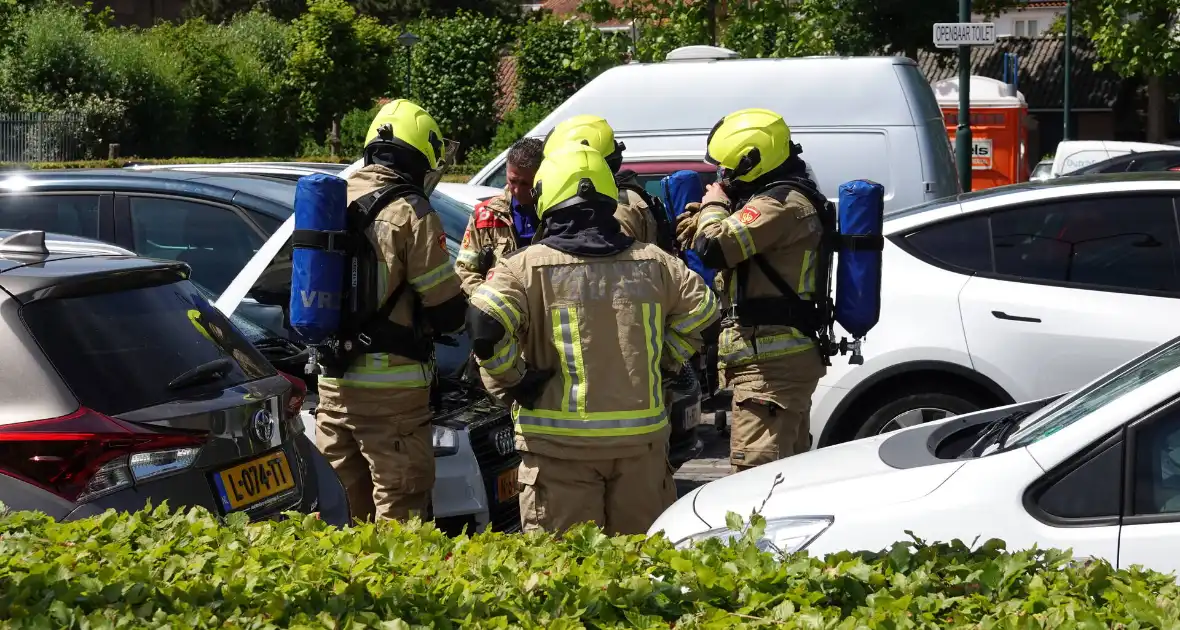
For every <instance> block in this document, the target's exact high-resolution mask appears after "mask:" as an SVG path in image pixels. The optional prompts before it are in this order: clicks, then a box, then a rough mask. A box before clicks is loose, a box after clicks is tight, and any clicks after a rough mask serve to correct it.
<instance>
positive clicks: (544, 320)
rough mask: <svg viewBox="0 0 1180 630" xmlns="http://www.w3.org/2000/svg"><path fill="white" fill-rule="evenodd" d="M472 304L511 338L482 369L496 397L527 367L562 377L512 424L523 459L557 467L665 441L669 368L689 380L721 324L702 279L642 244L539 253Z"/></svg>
mask: <svg viewBox="0 0 1180 630" xmlns="http://www.w3.org/2000/svg"><path fill="white" fill-rule="evenodd" d="M470 303H471V306H473V307H475V308H478V309H479V310H480V311H482V312H483V313H485V314H487V315H488V316H490V317H492V318H494V319H495V320H496V321H498V322H499V323H500V325H501V326H503V327H504V330H505V331H506V333H505V336H504V338H503V339H501V340H499V342H498V343H497V345H496V347H495V350H494V351H493V353H492V356H490V357H489V358H488V359H487V360H483V361H481V362H480V365H481V368H482V370H481V371H482V373H483V376H484V381H485V383H486V384H487V385H488V386H489V390H491V391H492V392H493V393H496V392H502V391H503V389H504V388H505V387H511V386H513V385H515V384H516V383H517V382H518V381H519V380H520V378H521V377H522V376H523V374H524V369H525V363H526V362H527V364H528V365H529V366H531V367H533V368H537V369H550V370H553V372H554V376H553V378H551V379H550V380H549V381H548V382H547V383H546V385H545V387H544V389H543V391H542V392H541V395H540V397H539V398H538V400H537V403H536V405H535V407H534V408H532V409H523V408H521V407H520V406H519V405H514V406H513V410H512V414H513V417H514V418H515V419H516V423H517V432H518V435H520V436H521V437H522V441H521V440H518V442H521V443H523V446H522V448H523V449H524V450H529V451H532V452H538V453H542V454H544V453H546V452H548V453H549V454H551V455H554V456H566V455H567V454H568V453H569V452H570V449H582V450H586V449H593V450H594V451H595V452H598V453H602V452H603V451H601V450H599V449H615V450H617V449H620V448H622V449H626V448H628V447H638V446H642V447H644V448H647V447H648V445H649V444H651V443H653V442H655V441H658V440H663V439H664V437H663V435H664V434H663V430H664V429H665V427H667V424H668V418H667V411H666V409H665V401H664V394H663V381H662V377H661V367H664V368H671V369H679V367H680V366H682V365H683V363H684V361H685V360H687V359H688V358H689V357H690V356H691V355H692V354H693V353H694V352H696V351H697V350H699V349H700V347H701V343H702V340H701V331H702V330H703V329H705V328H706V327H708V326H709V325H710V324H712V323H713V322H715V321H716V319H717V316H718V301H717V299H716V297H715V296H714V295H713V293H712V291H710V290H709V288H708V287H706V286H705V283H704V282H703V281H702V280H701V278H700V276H698V275H697V274H695V273H693V272H692V271H690V270H689V269H688V267H686V266H685V265H684V263H683V262H681V261H680V260H679V259H677V258H675V257H672V256H670V255H668V254H666V253H664V252H663V251H661V250H660V249H659V248H658V247H656V246H654V245H647V244H638V243H637V244H635V245H633V246H632V247H630V248H628V249H627V250H625V251H623V252H621V253H619V254H617V255H615V256H610V257H601V258H590V257H578V256H573V255H570V254H566V253H563V252H560V251H557V250H555V249H552V248H550V247H548V246H546V245H533V246H531V247H529V248H528V249H526V250H524V251H523V252H520V253H519V254H517V255H514V256H512V257H510V258H508V259H506V260H503V261H501V263H500V265H499V266H498V267H496V269H495V270H494V272H493V273H491V274H489V277H488V279H487V280H486V281H485V282H484V283H483V284H482V285H481V286H480V287H479V288H478V289H477V290H476V291H475V293H474V294H473V295H472V296H471V301H470ZM600 456H601V455H600ZM614 456H616V455H612V457H614ZM618 456H622V455H618Z"/></svg>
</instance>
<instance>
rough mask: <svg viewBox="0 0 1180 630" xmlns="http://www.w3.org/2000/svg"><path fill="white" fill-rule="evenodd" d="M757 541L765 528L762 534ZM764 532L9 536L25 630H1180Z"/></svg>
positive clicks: (1146, 607) (995, 569) (9, 608)
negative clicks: (776, 539)
mask: <svg viewBox="0 0 1180 630" xmlns="http://www.w3.org/2000/svg"><path fill="white" fill-rule="evenodd" d="M755 529H756V528H755ZM754 536H755V534H754V533H750V534H747V535H746V536H744V537H743V538H742V539H741V540H739V541H737V542H734V543H732V544H731V545H723V544H722V543H720V542H718V541H716V540H713V541H707V542H705V543H703V544H701V545H700V546H699V547H698V548H696V549H688V550H677V549H674V548H673V547H672V545H671V544H670V543H669V542H668V541H667V540H666V539H664V538H662V537H655V538H651V539H647V538H645V537H643V536H631V537H614V538H612V537H608V536H605V535H604V534H602V533H601V532H600V531H599V530H597V529H595V528H593V527H590V526H585V527H581V528H576V529H575V530H573V531H571V532H569V533H568V534H567V535H565V536H564V537H563V538H561V539H556V538H553V537H551V536H548V535H544V534H530V535H504V534H479V535H477V536H474V537H470V538H469V537H466V536H460V537H457V538H449V537H447V536H446V535H444V534H443V533H441V532H439V531H438V530H437V529H435V528H434V527H433V526H430V525H421V524H414V523H411V524H397V523H382V524H379V525H371V524H370V525H360V526H357V527H354V528H346V529H335V528H332V527H331V526H328V525H325V524H324V523H323V522H321V521H319V520H317V519H316V518H315V517H314V516H302V515H291V518H290V519H289V520H285V521H281V522H273V521H266V522H261V523H256V524H249V523H247V519H246V518H245V517H244V515H241V514H236V515H233V516H230V517H229V518H227V519H226V521H225V522H224V523H223V522H221V521H219V520H218V519H217V518H215V517H213V516H211V515H210V514H209V513H207V512H205V511H203V510H200V509H192V510H189V511H187V512H176V513H172V512H170V511H168V510H167V509H166V508H157V509H154V510H151V509H149V510H147V511H144V512H140V513H136V514H116V513H114V512H108V513H106V514H103V515H100V516H96V517H91V518H88V519H83V520H80V521H74V522H69V523H57V522H54V521H52V520H51V519H49V518H48V517H46V516H44V515H41V514H37V513H28V512H22V513H13V514H8V515H6V516H4V517H2V518H0V557H2V558H4V562H3V563H2V564H0V621H4V622H5V625H6V627H13V628H42V627H45V628H49V627H53V628H98V627H103V628H114V627H119V628H164V627H172V628H180V627H183V628H288V627H290V628H296V627H298V628H390V629H394V628H407V629H408V628H411V627H414V628H426V627H433V628H509V627H514V628H536V629H541V628H545V629H551V630H566V629H572V628H583V627H591V628H644V629H648V628H669V627H676V628H680V629H686V628H701V629H704V628H758V627H776V628H833V629H837V628H838V629H845V628H847V629H850V630H851V629H853V628H890V629H893V628H944V627H956V628H1063V629H1064V628H1069V629H1075V628H1096V629H1097V628H1111V627H1126V628H1148V627H1156V628H1169V627H1175V626H1176V624H1178V623H1180V603H1178V595H1180V592H1178V590H1177V586H1176V584H1175V582H1174V581H1173V579H1172V577H1170V576H1163V575H1160V574H1157V573H1151V572H1146V571H1141V570H1138V569H1131V570H1123V571H1115V570H1113V569H1112V568H1111V567H1110V565H1109V564H1107V563H1105V562H1091V563H1087V564H1081V563H1077V562H1073V561H1072V560H1071V559H1070V557H1069V555H1068V554H1067V553H1063V552H1058V551H1042V550H1033V551H1022V552H1016V553H1008V552H1005V551H1004V550H1003V544H1002V543H999V542H998V541H992V542H989V543H986V544H984V545H983V546H982V547H980V548H978V549H974V550H972V549H969V548H968V547H966V546H965V545H963V544H962V543H958V542H955V543H952V544H945V545H925V544H922V543H920V542H911V543H899V544H897V545H894V546H893V547H892V548H891V549H889V550H887V551H885V552H882V553H860V554H852V553H841V554H836V555H832V556H829V557H827V558H825V559H823V560H819V559H815V558H809V557H806V556H805V555H797V556H791V557H787V558H781V559H780V558H776V557H774V556H771V555H769V554H766V553H762V552H760V551H759V550H758V549H757V547H756V546H755V542H754Z"/></svg>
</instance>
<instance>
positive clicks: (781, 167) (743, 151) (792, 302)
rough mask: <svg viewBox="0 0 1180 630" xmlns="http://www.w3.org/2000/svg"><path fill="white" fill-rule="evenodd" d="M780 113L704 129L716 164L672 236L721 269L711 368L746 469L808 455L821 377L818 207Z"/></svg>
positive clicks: (736, 457)
mask: <svg viewBox="0 0 1180 630" xmlns="http://www.w3.org/2000/svg"><path fill="white" fill-rule="evenodd" d="M801 152H802V148H801V147H799V145H797V144H794V143H793V142H791V130H790V128H788V127H787V123H786V122H785V121H784V120H783V118H782V116H780V115H778V114H776V113H775V112H772V111H769V110H766V109H743V110H741V111H737V112H734V113H732V114H730V115H728V116H726V117H725V118H723V119H722V120H721V121H720V122H718V123H717V126H715V127H714V128H713V131H712V133H711V134H710V135H709V139H708V151H707V156H706V159H707V160H708V161H710V162H711V163H713V164H716V165H717V166H718V180H719V181H718V183H715V184H711V185H709V187H708V189H707V190H706V192H705V196H704V199H703V200H702V202H701V204H700V205H699V207H693V208H690V209H689V211H688V212H685V213H684V214H682V215H681V218H680V220H679V221H678V222H677V240H678V241H679V242H680V244H681V245H682V246H683V247H692V248H693V249H694V250H695V251H696V252H697V253H698V255H700V257H701V260H702V261H703V262H704V264H705V265H707V266H709V267H713V268H715V269H721V270H723V271H721V273H720V274H719V276H720V278H721V282H720V284H721V287H720V288H721V290H722V292H723V293H724V300H723V302H724V305H725V307H726V308H725V310H724V311H723V319H722V331H721V338H720V340H719V342H718V346H719V347H718V364H719V367H720V368H721V373H722V379H723V381H724V385H725V386H728V387H730V388H731V389H732V391H733V414H732V415H733V418H732V426H731V432H730V463H731V464H732V466H733V467H734V469H735V470H743V469H746V468H751V467H754V466H758V465H760V464H765V463H767V462H772V461H774V460H777V459H780V458H783V457H788V456H791V455H795V454H798V453H802V452H804V451H806V450H808V449H809V448H810V431H809V426H810V414H811V396H812V393H814V392H815V387H816V384H817V382H818V381H819V379H820V378H822V377H823V375H824V372H825V369H826V368H825V365H826V363H827V349H826V348H822V347H820V332H821V330H822V329H823V328H824V326H825V325H826V323H825V322H823V321H821V320H822V319H823V315H822V312H824V311H823V310H822V309H820V308H819V305H818V304H817V303H816V302H815V301H814V300H820V299H824V296H822V295H820V294H819V292H818V290H817V287H816V279H817V273H821V274H822V273H824V270H821V269H819V266H820V265H822V264H824V263H823V261H821V260H820V257H819V255H818V248H819V245H820V239H821V238H822V237H823V231H824V230H823V225H822V223H821V220H820V219H821V217H820V216H819V214H818V212H820V211H823V212H828V211H829V208H828V206H827V203H828V202H827V200H826V199H825V197H824V196H823V195H822V194H820V192H819V190H818V189H817V187H816V185H815V182H813V181H812V180H811V179H810V178H809V177H808V174H807V165H806V164H805V163H804V162H803V160H802V159H801V158H800V157H799V154H800V153H801Z"/></svg>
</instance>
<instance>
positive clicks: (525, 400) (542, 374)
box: [506, 367, 554, 409]
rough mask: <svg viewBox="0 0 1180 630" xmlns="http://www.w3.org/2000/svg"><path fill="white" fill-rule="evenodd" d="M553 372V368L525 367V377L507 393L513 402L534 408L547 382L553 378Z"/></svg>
mask: <svg viewBox="0 0 1180 630" xmlns="http://www.w3.org/2000/svg"><path fill="white" fill-rule="evenodd" d="M553 374H554V372H553V370H537V369H534V368H531V367H528V368H525V371H524V377H523V378H521V379H520V382H519V383H517V384H516V385H513V386H512V387H509V388H507V389H506V393H507V394H508V396H509V397H511V398H512V401H513V402H515V403H518V404H519V405H520V406H521V407H524V408H525V409H532V408H533V405H535V404H537V398H538V397H539V396H540V395H541V392H542V391H544V389H545V383H548V382H549V379H551V378H553Z"/></svg>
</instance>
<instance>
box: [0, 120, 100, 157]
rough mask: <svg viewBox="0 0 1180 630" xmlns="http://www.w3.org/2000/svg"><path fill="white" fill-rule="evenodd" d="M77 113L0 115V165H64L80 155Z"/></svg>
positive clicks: (81, 148)
mask: <svg viewBox="0 0 1180 630" xmlns="http://www.w3.org/2000/svg"><path fill="white" fill-rule="evenodd" d="M82 129H83V119H82V117H81V116H79V115H77V114H68V113H52V114H45V113H39V112H0V162H68V161H70V160H80V159H82V156H83V147H82V142H81V135H82Z"/></svg>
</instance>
